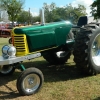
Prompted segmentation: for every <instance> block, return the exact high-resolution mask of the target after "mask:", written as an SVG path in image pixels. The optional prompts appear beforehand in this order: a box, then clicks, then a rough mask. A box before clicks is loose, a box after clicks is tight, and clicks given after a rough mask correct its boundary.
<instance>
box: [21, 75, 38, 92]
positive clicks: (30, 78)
mask: <svg viewBox="0 0 100 100" xmlns="http://www.w3.org/2000/svg"><path fill="white" fill-rule="evenodd" d="M39 85H40V78H39V76H38V75H36V74H30V75H27V77H26V78H25V79H24V81H23V88H24V90H25V91H26V92H34V91H35V90H37V88H38V87H39Z"/></svg>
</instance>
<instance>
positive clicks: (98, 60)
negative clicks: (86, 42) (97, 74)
mask: <svg viewBox="0 0 100 100" xmlns="http://www.w3.org/2000/svg"><path fill="white" fill-rule="evenodd" d="M91 51H92V59H93V62H94V64H95V65H97V66H100V33H99V34H98V35H97V36H96V37H95V39H94V42H93V44H92V48H91Z"/></svg>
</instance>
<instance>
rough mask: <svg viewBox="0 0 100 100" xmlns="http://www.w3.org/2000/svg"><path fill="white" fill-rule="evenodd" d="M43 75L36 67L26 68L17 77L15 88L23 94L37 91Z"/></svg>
mask: <svg viewBox="0 0 100 100" xmlns="http://www.w3.org/2000/svg"><path fill="white" fill-rule="evenodd" d="M43 81H44V77H43V74H42V72H41V71H40V70H39V69H37V68H28V69H26V70H25V71H23V72H22V73H21V75H20V76H19V78H18V79H17V89H18V91H19V93H20V94H21V95H23V96H25V95H32V94H34V93H36V92H38V91H39V90H40V88H41V86H42V84H43Z"/></svg>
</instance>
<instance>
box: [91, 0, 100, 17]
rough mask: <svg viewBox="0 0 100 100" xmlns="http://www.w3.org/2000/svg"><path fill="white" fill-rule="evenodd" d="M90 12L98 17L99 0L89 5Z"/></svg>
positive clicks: (99, 15)
mask: <svg viewBox="0 0 100 100" xmlns="http://www.w3.org/2000/svg"><path fill="white" fill-rule="evenodd" d="M91 10H92V11H91V13H92V15H94V18H95V19H98V18H100V0H95V1H94V2H93V3H92V5H91Z"/></svg>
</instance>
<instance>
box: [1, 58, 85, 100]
mask: <svg viewBox="0 0 100 100" xmlns="http://www.w3.org/2000/svg"><path fill="white" fill-rule="evenodd" d="M23 65H24V66H25V67H26V68H30V67H36V68H38V69H40V70H41V71H42V72H43V75H44V81H45V82H56V81H67V80H74V79H79V78H83V77H84V76H83V75H82V74H80V72H79V71H78V70H77V68H76V66H75V64H74V62H71V63H66V64H65V65H57V66H55V65H50V64H49V63H48V62H46V61H45V60H41V61H34V62H24V63H23ZM20 73H21V72H20V71H19V72H15V73H14V74H13V75H12V76H5V77H0V80H2V81H1V82H0V86H5V87H6V88H7V89H9V91H11V92H4V91H3V90H2V91H1V90H0V94H2V95H3V96H0V99H8V98H9V99H13V98H17V97H19V96H20V95H19V93H18V91H17V90H16V91H14V90H13V88H12V87H10V86H9V85H7V83H8V82H9V81H14V80H16V79H17V78H18V76H19V75H20Z"/></svg>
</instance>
